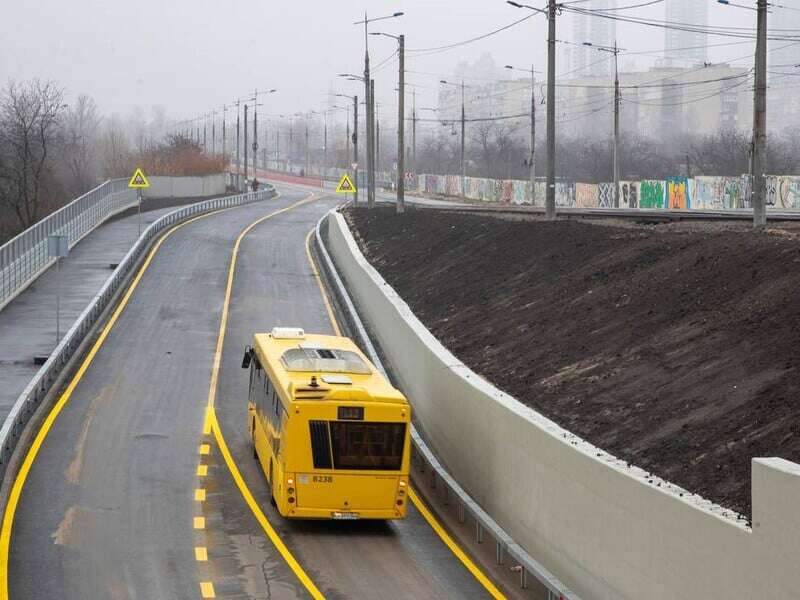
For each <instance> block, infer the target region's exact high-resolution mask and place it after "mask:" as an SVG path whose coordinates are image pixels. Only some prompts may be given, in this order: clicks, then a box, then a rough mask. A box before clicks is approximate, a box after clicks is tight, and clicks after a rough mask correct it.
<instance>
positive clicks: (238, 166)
mask: <svg viewBox="0 0 800 600" xmlns="http://www.w3.org/2000/svg"><path fill="white" fill-rule="evenodd" d="M240 104H241V101H240V100H237V101H236V191H237V192H241V191H242V181H241V175H240V173H239V171H240V170H241V168H242V163H241V162H239V149H240V148H241V147H242V144H241V143H240V142H239V129H240V128H239V105H240Z"/></svg>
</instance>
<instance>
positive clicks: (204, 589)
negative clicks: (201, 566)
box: [200, 581, 217, 598]
mask: <svg viewBox="0 0 800 600" xmlns="http://www.w3.org/2000/svg"><path fill="white" fill-rule="evenodd" d="M200 595H201V596H202V597H203V598H216V597H217V594H216V593H215V592H214V584H213V583H211V582H210V581H201V582H200Z"/></svg>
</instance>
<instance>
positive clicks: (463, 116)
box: [439, 79, 467, 196]
mask: <svg viewBox="0 0 800 600" xmlns="http://www.w3.org/2000/svg"><path fill="white" fill-rule="evenodd" d="M439 83H442V84H444V85H453V86H456V87H458V84H457V83H450V82H449V81H446V80H444V79H441V80H440V81H439ZM466 121H467V117H466V109H465V108H464V81H463V80H462V81H461V195H462V196H466V195H467V187H466V183H467V168H466V160H465V158H466V157H465V153H464V150H465V144H466V142H465V140H464V135H465V133H466Z"/></svg>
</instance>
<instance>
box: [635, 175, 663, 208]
mask: <svg viewBox="0 0 800 600" xmlns="http://www.w3.org/2000/svg"><path fill="white" fill-rule="evenodd" d="M664 192H665V185H664V182H663V181H661V180H659V179H646V180H644V181H642V182H641V183H640V184H639V208H664Z"/></svg>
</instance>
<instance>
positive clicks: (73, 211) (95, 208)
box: [0, 179, 136, 309]
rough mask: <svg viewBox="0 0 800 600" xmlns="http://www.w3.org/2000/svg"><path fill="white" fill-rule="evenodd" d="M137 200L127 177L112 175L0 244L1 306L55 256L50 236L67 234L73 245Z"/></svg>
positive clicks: (13, 296) (23, 287)
mask: <svg viewBox="0 0 800 600" xmlns="http://www.w3.org/2000/svg"><path fill="white" fill-rule="evenodd" d="M135 204H136V193H135V190H131V189H129V188H128V182H127V180H126V179H111V180H109V181H106V182H105V183H103V184H101V185H99V186H97V187H96V188H94V189H93V190H91V191H89V192H86V193H85V194H84V195H83V196H81V197H80V198H77V199H76V200H73V201H72V202H70V203H69V204H67V205H66V206H64V207H62V208H60V209H58V210H57V211H56V212H54V213H53V214H51V215H48V216H47V217H45V218H44V219H42V220H41V221H39V222H38V223H36V224H35V225H33V226H31V227H29V228H28V229H26V230H25V231H23V232H22V233H20V234H19V235H18V236H16V237H14V238H12V239H11V240H9V241H8V242H7V243H5V244H3V245H2V246H0V309H2V308H3V307H4V306H5V305H6V304H8V303H9V302H10V301H11V300H13V299H14V298H15V297H16V296H17V295H18V294H19V293H20V292H22V291H23V290H24V289H25V288H26V287H28V286H29V285H30V284H31V282H32V281H33V280H35V279H36V278H37V277H38V276H39V275H40V274H41V273H42V272H43V271H44V270H45V269H47V268H48V267H50V266H51V265H52V264H53V263H54V262H55V258H52V257H49V256H48V255H47V237H48V236H50V235H56V234H57V235H66V236H67V239H68V241H69V246H70V248H71V247H72V246H74V245H75V244H77V243H78V242H79V241H80V240H81V238H83V237H84V236H85V235H86V234H87V233H89V232H91V231H92V230H93V229H94V228H95V227H97V226H98V225H100V224H101V223H102V222H103V221H105V220H106V219H108V218H109V217H111V216H113V215H115V214H116V213H118V212H120V211H122V210H125V209H126V208H128V207H130V206H133V205H135Z"/></svg>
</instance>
